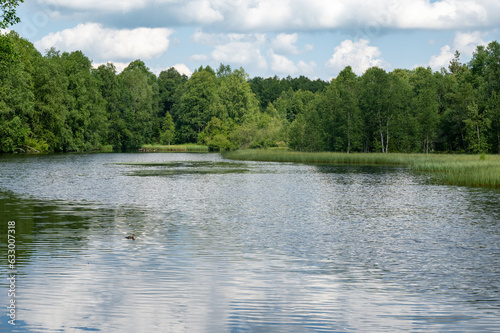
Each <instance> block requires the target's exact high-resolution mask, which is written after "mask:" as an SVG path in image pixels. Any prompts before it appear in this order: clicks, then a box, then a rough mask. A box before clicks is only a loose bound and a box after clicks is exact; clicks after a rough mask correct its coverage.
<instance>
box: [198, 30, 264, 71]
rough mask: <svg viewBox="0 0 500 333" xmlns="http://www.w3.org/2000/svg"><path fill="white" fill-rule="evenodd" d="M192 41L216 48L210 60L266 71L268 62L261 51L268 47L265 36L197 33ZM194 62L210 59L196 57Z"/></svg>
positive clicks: (200, 56)
mask: <svg viewBox="0 0 500 333" xmlns="http://www.w3.org/2000/svg"><path fill="white" fill-rule="evenodd" d="M191 39H192V41H193V42H195V43H199V44H204V45H209V46H212V47H213V48H214V50H213V51H212V52H211V54H210V58H211V59H213V60H215V61H218V62H223V63H236V64H239V65H249V64H252V65H254V66H256V67H257V68H259V69H266V68H267V62H266V59H265V58H264V56H263V55H262V52H261V49H262V48H263V47H264V46H265V45H266V35H264V34H227V35H225V34H208V33H204V32H202V31H196V32H195V33H194V34H193V36H192V38H191ZM191 59H193V60H206V59H208V57H206V58H205V57H204V56H203V55H194V56H192V57H191Z"/></svg>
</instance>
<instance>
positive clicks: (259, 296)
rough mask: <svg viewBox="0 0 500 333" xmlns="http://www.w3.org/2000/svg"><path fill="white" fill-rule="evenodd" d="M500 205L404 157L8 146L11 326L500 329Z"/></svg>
mask: <svg viewBox="0 0 500 333" xmlns="http://www.w3.org/2000/svg"><path fill="white" fill-rule="evenodd" d="M134 163H135V164H134ZM145 163H147V164H145ZM499 203H500V192H499V191H492V190H481V189H471V188H466V187H454V186H434V185H430V184H427V183H426V179H425V177H424V176H421V175H420V176H419V175H416V174H412V173H410V172H408V171H407V170H406V169H404V168H389V167H387V168H386V167H376V168H373V167H346V166H311V165H300V164H277V163H256V162H234V161H229V160H224V159H223V158H222V157H220V156H219V155H217V154H89V155H69V154H68V155H41V156H0V213H1V216H0V221H1V224H0V227H1V230H0V237H1V239H0V244H1V247H0V253H1V255H0V258H1V260H0V263H1V267H0V273H1V274H2V275H1V276H3V277H5V276H6V274H7V269H8V267H7V236H6V232H7V221H11V220H13V221H16V251H17V252H16V257H17V269H18V271H19V273H18V274H19V275H18V276H17V280H16V296H17V298H16V304H17V305H18V307H17V309H16V310H17V313H16V314H17V319H18V320H17V325H16V326H15V327H13V326H11V325H10V324H8V322H7V321H8V320H9V318H8V316H7V315H6V314H7V309H6V307H7V305H8V302H9V299H8V298H7V291H8V285H7V280H6V279H5V278H2V279H1V281H0V295H1V296H0V302H1V304H0V308H2V309H4V310H2V311H3V313H1V321H0V331H2V330H6V331H14V332H16V331H18V332H85V331H101V332H394V331H395V332H398V331H424V332H445V331H473V332H491V331H500V204H499ZM132 233H135V235H136V236H137V239H136V240H135V241H132V240H127V239H125V238H124V237H125V236H126V235H130V234H132ZM1 290H3V291H1ZM2 304H3V305H2Z"/></svg>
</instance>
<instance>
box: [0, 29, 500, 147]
mask: <svg viewBox="0 0 500 333" xmlns="http://www.w3.org/2000/svg"><path fill="white" fill-rule="evenodd" d="M0 82H1V85H0V152H3V153H12V152H20V153H21V152H71V151H76V152H82V151H99V150H103V149H107V150H109V149H111V148H113V149H131V148H138V147H141V146H142V145H144V144H163V145H169V144H181V143H182V144H184V143H198V144H201V145H207V146H208V147H209V148H210V149H211V150H234V149H239V148H267V147H287V148H289V149H292V150H297V151H335V152H382V153H388V152H403V153H412V152H417V153H429V152H456V153H483V152H484V153H500V45H499V44H498V43H497V42H491V43H490V44H489V45H488V46H479V47H478V48H477V49H476V51H475V52H474V55H473V57H472V59H471V60H470V62H468V63H461V60H460V54H459V53H458V52H457V53H456V54H455V58H454V59H453V60H452V61H451V62H450V64H449V66H448V68H443V69H442V70H441V71H439V72H433V71H432V70H431V69H430V68H424V67H418V68H415V69H412V70H407V69H395V70H393V71H391V72H387V71H385V70H383V69H381V68H378V67H372V68H370V69H368V70H367V71H366V72H365V73H364V74H363V75H362V76H357V75H356V74H355V73H354V72H353V71H352V69H351V67H346V68H345V69H344V70H342V71H341V72H340V73H339V75H338V76H337V77H336V78H334V79H332V80H331V82H325V81H322V80H311V79H309V78H306V77H303V76H301V77H299V78H291V77H287V78H279V77H276V76H275V77H270V78H262V77H254V78H250V77H249V75H248V74H247V73H246V72H245V70H244V69H243V68H239V69H232V68H231V67H230V66H228V65H224V64H221V65H220V67H219V68H217V69H212V68H210V67H209V66H206V67H200V68H199V69H197V70H196V71H195V72H194V73H193V74H192V76H191V77H189V78H188V77H187V76H184V75H181V74H179V73H178V72H177V71H176V70H175V69H173V68H170V69H168V70H165V71H163V72H161V73H160V74H159V75H158V76H156V75H155V74H154V73H152V72H151V71H150V70H149V69H148V68H147V67H146V66H145V64H144V62H142V61H141V60H136V61H133V62H132V63H130V64H129V65H128V67H127V68H125V69H124V70H123V71H122V72H121V73H118V72H117V70H116V68H115V66H114V65H113V64H111V63H108V64H107V65H101V66H99V67H98V68H93V67H92V61H91V60H90V59H89V58H88V57H86V56H85V55H84V54H83V53H82V52H80V51H76V52H71V53H67V52H60V51H58V50H56V49H50V50H48V51H47V52H46V53H45V54H44V55H42V54H41V53H40V52H38V51H37V50H36V49H35V47H34V46H33V44H32V43H30V42H29V41H28V40H26V39H23V38H21V37H20V36H19V35H18V34H17V33H16V32H13V31H12V32H10V33H8V34H2V35H0Z"/></svg>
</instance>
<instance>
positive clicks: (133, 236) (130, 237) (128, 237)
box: [125, 234, 135, 240]
mask: <svg viewBox="0 0 500 333" xmlns="http://www.w3.org/2000/svg"><path fill="white" fill-rule="evenodd" d="M125 238H126V239H131V240H135V234H132V236H125Z"/></svg>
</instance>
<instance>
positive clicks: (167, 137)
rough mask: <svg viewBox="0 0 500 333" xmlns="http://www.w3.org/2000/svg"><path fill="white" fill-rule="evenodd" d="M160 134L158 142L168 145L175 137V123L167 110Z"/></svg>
mask: <svg viewBox="0 0 500 333" xmlns="http://www.w3.org/2000/svg"><path fill="white" fill-rule="evenodd" d="M162 130H163V131H162V133H161V136H160V139H161V140H160V142H161V144H164V145H170V144H171V143H172V142H173V140H174V137H175V124H174V120H173V119H172V116H171V115H170V113H168V112H167V114H166V115H165V121H164V122H163V129H162Z"/></svg>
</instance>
